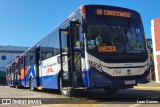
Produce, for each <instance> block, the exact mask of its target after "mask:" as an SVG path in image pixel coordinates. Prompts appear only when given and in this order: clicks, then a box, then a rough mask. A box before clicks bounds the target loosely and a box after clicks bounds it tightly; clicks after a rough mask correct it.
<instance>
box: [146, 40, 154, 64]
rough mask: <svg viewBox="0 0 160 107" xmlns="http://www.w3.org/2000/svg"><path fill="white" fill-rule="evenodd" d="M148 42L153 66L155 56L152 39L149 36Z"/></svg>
mask: <svg viewBox="0 0 160 107" xmlns="http://www.w3.org/2000/svg"><path fill="white" fill-rule="evenodd" d="M146 42H147V48H148V54H149V56H150V59H151V66H153V63H154V57H153V47H152V39H151V38H147V39H146Z"/></svg>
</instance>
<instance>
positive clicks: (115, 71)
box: [113, 70, 121, 75]
mask: <svg viewBox="0 0 160 107" xmlns="http://www.w3.org/2000/svg"><path fill="white" fill-rule="evenodd" d="M120 74H121V70H113V75H120Z"/></svg>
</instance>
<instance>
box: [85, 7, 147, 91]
mask: <svg viewBox="0 0 160 107" xmlns="http://www.w3.org/2000/svg"><path fill="white" fill-rule="evenodd" d="M82 10H83V11H84V10H85V12H84V13H85V15H84V18H85V37H86V39H85V40H86V41H85V42H86V52H85V60H86V69H87V70H86V71H83V73H84V76H83V81H85V85H86V87H88V88H95V87H97V88H98V87H103V88H104V89H105V90H106V91H107V92H108V91H109V92H111V91H113V92H115V91H117V90H118V89H120V88H131V87H133V86H135V85H137V83H138V82H139V81H142V80H144V79H145V78H146V77H147V76H148V73H149V57H148V52H147V49H146V43H145V34H144V29H143V25H142V21H141V17H140V14H139V13H137V12H136V11H133V10H130V9H125V8H120V7H113V6H103V5H88V6H84V7H83V9H82Z"/></svg>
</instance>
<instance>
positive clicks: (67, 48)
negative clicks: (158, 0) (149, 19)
mask: <svg viewBox="0 0 160 107" xmlns="http://www.w3.org/2000/svg"><path fill="white" fill-rule="evenodd" d="M20 59H21V60H23V63H21V66H23V69H24V70H21V71H20V76H19V77H21V76H22V74H23V75H24V77H23V78H20V79H19V80H20V81H21V85H22V86H24V87H30V88H31V90H33V89H39V90H42V89H60V91H61V93H62V94H63V95H65V96H71V95H74V92H75V90H76V89H77V88H78V89H79V88H81V89H90V88H104V90H105V91H106V92H108V93H113V92H116V91H118V90H119V89H124V88H132V87H133V86H135V85H137V83H138V82H139V81H141V80H143V79H145V78H146V77H147V76H148V73H149V71H150V66H149V65H150V64H149V56H148V52H147V48H146V42H145V34H144V28H143V25H142V21H141V17H140V14H139V13H138V12H136V11H134V10H131V9H126V8H121V7H114V6H107V5H83V6H81V7H79V8H78V9H77V10H76V11H74V12H73V13H72V14H71V15H70V16H69V17H67V18H66V19H65V20H64V21H63V22H62V23H61V24H60V25H58V26H57V27H56V28H55V29H53V30H52V31H51V32H50V33H48V35H46V36H45V37H44V38H43V39H42V40H40V41H39V42H38V43H36V44H35V45H34V46H33V47H32V48H30V49H29V50H28V51H26V52H25V54H24V57H21V58H20ZM8 69H10V68H8Z"/></svg>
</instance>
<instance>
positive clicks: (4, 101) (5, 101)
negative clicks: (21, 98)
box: [2, 99, 12, 104]
mask: <svg viewBox="0 0 160 107" xmlns="http://www.w3.org/2000/svg"><path fill="white" fill-rule="evenodd" d="M2 104H12V102H11V99H2Z"/></svg>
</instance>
